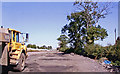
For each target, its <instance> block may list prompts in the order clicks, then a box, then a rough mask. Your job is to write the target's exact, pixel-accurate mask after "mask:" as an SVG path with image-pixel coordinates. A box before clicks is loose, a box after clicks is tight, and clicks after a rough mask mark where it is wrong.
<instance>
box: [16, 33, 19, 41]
mask: <svg viewBox="0 0 120 74" xmlns="http://www.w3.org/2000/svg"><path fill="white" fill-rule="evenodd" d="M16 42H19V33H18V32H17V33H16Z"/></svg>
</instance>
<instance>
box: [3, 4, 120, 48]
mask: <svg viewBox="0 0 120 74" xmlns="http://www.w3.org/2000/svg"><path fill="white" fill-rule="evenodd" d="M113 5H114V8H112V9H111V12H112V13H111V14H109V15H107V16H106V18H105V19H102V20H100V25H102V26H103V27H104V28H106V29H107V31H108V34H109V36H108V37H107V38H106V39H105V40H104V41H97V42H96V43H99V44H101V45H104V46H105V45H107V44H108V43H110V44H114V42H115V41H114V29H115V28H118V5H117V3H113ZM73 11H74V7H73V2H3V3H2V24H3V26H4V27H5V28H13V29H16V30H19V31H21V32H28V33H29V35H30V36H29V37H30V38H29V43H32V44H37V45H39V46H42V45H52V46H53V47H54V48H56V47H57V46H58V41H57V40H56V39H57V38H58V37H59V36H60V34H61V28H62V27H63V26H64V25H65V24H66V23H68V21H67V19H66V16H67V15H68V14H70V13H71V12H73Z"/></svg>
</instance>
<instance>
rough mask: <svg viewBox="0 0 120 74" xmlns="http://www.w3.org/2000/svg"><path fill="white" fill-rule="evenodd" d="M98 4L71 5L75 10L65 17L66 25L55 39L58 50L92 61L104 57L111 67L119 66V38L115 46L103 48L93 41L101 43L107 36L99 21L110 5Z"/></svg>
mask: <svg viewBox="0 0 120 74" xmlns="http://www.w3.org/2000/svg"><path fill="white" fill-rule="evenodd" d="M99 4H102V3H99ZM99 4H98V3H97V2H79V1H76V2H75V3H74V4H73V5H74V6H75V7H76V9H77V10H76V12H73V13H71V14H70V15H68V16H67V20H68V23H67V24H65V26H64V27H63V28H62V30H61V34H62V35H60V37H59V38H58V39H57V40H58V41H59V48H58V50H60V51H62V52H64V53H71V52H72V53H76V54H80V55H83V56H87V57H90V58H94V59H100V58H102V57H106V58H108V59H109V60H110V61H112V64H113V65H119V66H120V41H119V38H118V41H116V44H115V45H108V46H106V47H103V46H101V45H99V44H95V41H97V40H102V41H103V40H104V39H105V38H106V37H107V36H108V33H107V30H106V29H105V28H103V27H102V26H101V24H100V23H99V20H100V19H104V18H105V17H106V15H108V13H109V11H108V10H109V9H110V7H109V6H111V5H109V3H105V4H102V5H99ZM105 25H106V24H105ZM68 45H69V46H68Z"/></svg>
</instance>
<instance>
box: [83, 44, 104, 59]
mask: <svg viewBox="0 0 120 74" xmlns="http://www.w3.org/2000/svg"><path fill="white" fill-rule="evenodd" d="M84 50H85V52H86V53H87V56H93V57H95V59H97V58H98V59H99V58H101V57H102V56H103V51H104V50H103V47H102V46H100V45H98V44H87V45H86V46H85V47H84Z"/></svg>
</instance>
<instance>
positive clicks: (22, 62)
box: [13, 53, 25, 72]
mask: <svg viewBox="0 0 120 74" xmlns="http://www.w3.org/2000/svg"><path fill="white" fill-rule="evenodd" d="M24 68H25V55H24V53H22V54H21V56H20V59H19V63H18V65H17V66H16V67H13V69H14V70H18V71H20V72H21V71H23V70H24Z"/></svg>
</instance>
